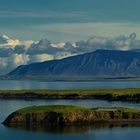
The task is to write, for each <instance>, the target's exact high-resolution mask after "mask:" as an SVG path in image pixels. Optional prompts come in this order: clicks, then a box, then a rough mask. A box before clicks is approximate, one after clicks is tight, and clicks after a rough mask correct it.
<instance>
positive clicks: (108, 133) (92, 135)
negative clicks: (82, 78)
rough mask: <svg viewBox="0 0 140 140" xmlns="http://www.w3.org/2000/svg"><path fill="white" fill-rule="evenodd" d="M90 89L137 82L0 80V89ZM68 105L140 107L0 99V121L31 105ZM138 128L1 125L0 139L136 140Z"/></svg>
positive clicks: (138, 85) (138, 83)
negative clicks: (44, 127) (17, 126)
mask: <svg viewBox="0 0 140 140" xmlns="http://www.w3.org/2000/svg"><path fill="white" fill-rule="evenodd" d="M93 88H140V81H115V82H112V81H110V82H109V81H108V82H38V81H7V80H3V81H0V89H5V90H6V89H10V90H12V89H93ZM51 104H56V105H57V104H71V105H78V106H85V107H101V106H103V107H105V106H106V107H110V106H123V107H132V108H139V109H140V103H124V102H108V101H100V100H48V101H45V100H35V101H23V100H0V122H3V121H4V119H5V118H6V117H7V116H8V115H9V114H10V113H12V112H13V111H15V110H17V109H20V108H23V107H27V106H33V105H51ZM139 133H140V126H139V125H138V126H136V125H134V126H133V127H130V126H129V127H127V126H125V127H124V126H123V127H121V126H118V127H116V126H115V127H109V126H108V127H99V126H84V127H69V128H63V129H60V128H58V129H54V128H53V129H52V128H51V129H46V130H45V131H44V129H42V128H38V129H37V130H36V131H35V129H34V130H32V131H31V130H28V131H27V130H25V129H24V128H18V129H13V128H7V127H5V126H3V125H0V140H11V139H12V140H13V139H16V140H25V139H26V140H46V139H51V140H71V139H73V140H85V139H87V140H132V139H134V140H139Z"/></svg>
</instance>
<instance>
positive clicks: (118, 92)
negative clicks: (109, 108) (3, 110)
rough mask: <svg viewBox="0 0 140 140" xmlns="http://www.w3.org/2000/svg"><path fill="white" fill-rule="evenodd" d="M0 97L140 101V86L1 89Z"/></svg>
mask: <svg viewBox="0 0 140 140" xmlns="http://www.w3.org/2000/svg"><path fill="white" fill-rule="evenodd" d="M0 99H26V100H28V99H29V100H33V99H98V100H108V101H131V102H140V88H137V89H136V88H130V89H89V90H0Z"/></svg>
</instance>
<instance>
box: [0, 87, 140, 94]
mask: <svg viewBox="0 0 140 140" xmlns="http://www.w3.org/2000/svg"><path fill="white" fill-rule="evenodd" d="M29 93H30V94H31V93H34V94H42V95H45V94H50V95H51V94H58V95H70V94H78V95H105V94H111V95H114V96H115V95H132V94H140V88H130V89H91V90H0V94H29Z"/></svg>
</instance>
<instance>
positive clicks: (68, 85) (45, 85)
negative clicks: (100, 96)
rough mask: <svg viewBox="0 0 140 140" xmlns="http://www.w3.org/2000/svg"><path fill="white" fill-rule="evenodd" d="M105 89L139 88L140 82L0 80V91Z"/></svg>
mask: <svg viewBox="0 0 140 140" xmlns="http://www.w3.org/2000/svg"><path fill="white" fill-rule="evenodd" d="M94 88H96V89H105V88H112V89H114V88H115V89H118V88H140V81H91V82H40V81H16V80H13V81H12V80H0V89H5V90H6V89H9V90H13V89H18V90H20V89H56V90H59V89H94Z"/></svg>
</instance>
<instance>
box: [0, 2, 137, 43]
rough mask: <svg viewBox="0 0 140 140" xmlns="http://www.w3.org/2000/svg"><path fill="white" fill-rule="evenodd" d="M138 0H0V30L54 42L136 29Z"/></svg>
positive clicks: (21, 36)
mask: <svg viewBox="0 0 140 140" xmlns="http://www.w3.org/2000/svg"><path fill="white" fill-rule="evenodd" d="M139 5H140V0H0V34H6V35H9V36H10V37H11V38H20V39H32V40H39V39H42V38H48V39H50V40H52V41H55V42H60V41H76V40H81V39H87V38H89V37H91V36H105V37H110V38H112V37H116V36H118V35H120V34H124V35H128V34H130V33H131V32H136V33H137V38H139V39H140V8H139Z"/></svg>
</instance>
